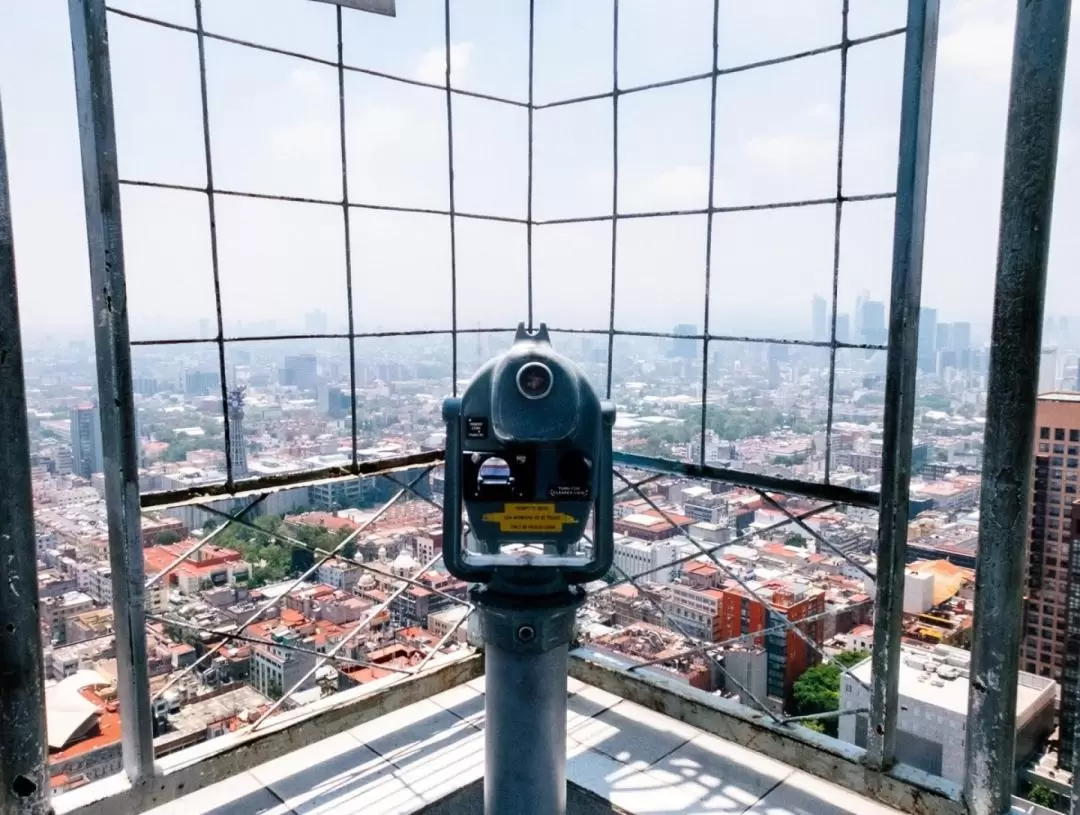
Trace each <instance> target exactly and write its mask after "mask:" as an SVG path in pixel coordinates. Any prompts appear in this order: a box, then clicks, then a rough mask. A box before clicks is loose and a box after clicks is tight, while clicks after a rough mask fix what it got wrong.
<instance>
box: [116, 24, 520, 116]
mask: <svg viewBox="0 0 1080 815" xmlns="http://www.w3.org/2000/svg"><path fill="white" fill-rule="evenodd" d="M108 11H109V12H110V13H111V14H115V15H116V16H117V17H127V18H128V19H130V20H137V21H138V22H140V23H148V24H149V25H155V26H158V27H160V28H168V29H171V30H173V31H181V32H184V33H185V34H197V33H198V32H197V30H196V29H195V28H192V27H190V26H186V25H182V24H180V23H170V22H168V21H167V20H160V19H158V18H156V17H147V16H146V15H144V14H136V13H135V12H133V11H125V10H124V9H118V8H114V7H112V6H109V7H108ZM202 36H203V37H204V38H206V39H208V40H217V41H218V42H224V43H228V44H230V45H239V46H242V47H244V48H251V49H254V50H256V51H263V52H266V53H269V54H277V55H279V56H282V57H290V58H292V59H300V60H304V61H305V62H312V63H315V64H316V65H324V66H326V67H327V68H335V69H336V68H337V67H338V63H337V61H336V60H332V59H323V58H322V57H315V56H312V55H311V54H304V53H301V52H299V51H290V50H288V49H287V48H277V47H275V46H272V45H263V44H262V43H258V42H252V41H251V40H242V39H240V38H239V37H230V36H228V35H226V34H214V33H213V32H210V31H204V32H202ZM341 67H342V68H344V69H345V70H346V71H352V72H353V73H358V74H365V75H367V76H374V77H377V78H379V79H388V80H390V81H391V82H400V83H402V84H404V85H413V86H415V87H418V88H430V89H431V90H435V91H440V92H445V91H446V87H445V86H443V85H436V84H434V83H432V82H424V81H423V80H420V79H410V78H409V77H406V76H399V75H397V74H390V73H386V72H385V71H376V70H375V69H373V68H361V67H360V66H358V65H349V64H344V63H343V64H342V66H341ZM450 92H451V93H454V94H457V95H459V96H469V97H472V98H474V99H484V100H486V101H488V102H497V103H499V104H502V105H512V106H513V107H517V108H527V107H528V106H529V103H528V102H523V101H521V100H518V99H510V98H507V97H502V96H495V95H493V94H490V93H481V92H480V91H470V90H465V89H464V88H455V87H451V88H450Z"/></svg>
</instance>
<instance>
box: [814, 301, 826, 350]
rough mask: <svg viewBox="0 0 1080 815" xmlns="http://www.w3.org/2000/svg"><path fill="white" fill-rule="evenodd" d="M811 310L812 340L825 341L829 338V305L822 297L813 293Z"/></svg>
mask: <svg viewBox="0 0 1080 815" xmlns="http://www.w3.org/2000/svg"><path fill="white" fill-rule="evenodd" d="M812 311H813V315H812V316H813V327H814V342H825V341H826V340H827V339H829V306H828V304H827V303H826V302H825V298H824V297H822V296H821V295H818V294H815V295H814V302H813V307H812Z"/></svg>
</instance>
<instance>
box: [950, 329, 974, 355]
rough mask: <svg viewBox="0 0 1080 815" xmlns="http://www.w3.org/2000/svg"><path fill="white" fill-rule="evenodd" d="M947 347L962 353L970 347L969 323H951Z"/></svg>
mask: <svg viewBox="0 0 1080 815" xmlns="http://www.w3.org/2000/svg"><path fill="white" fill-rule="evenodd" d="M951 340H952V341H951V342H950V343H949V347H950V348H951V349H952V350H954V351H956V352H957V353H960V354H962V353H963V352H964V351H968V350H970V349H971V323H953V324H952V338H951Z"/></svg>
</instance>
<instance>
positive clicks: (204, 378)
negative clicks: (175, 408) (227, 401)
mask: <svg viewBox="0 0 1080 815" xmlns="http://www.w3.org/2000/svg"><path fill="white" fill-rule="evenodd" d="M220 388H221V373H220V371H185V372H184V395H185V396H209V395H211V394H214V393H220Z"/></svg>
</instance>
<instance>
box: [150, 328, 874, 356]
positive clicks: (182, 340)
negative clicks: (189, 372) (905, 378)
mask: <svg viewBox="0 0 1080 815" xmlns="http://www.w3.org/2000/svg"><path fill="white" fill-rule="evenodd" d="M514 331H515V329H514V328H459V329H457V333H458V334H512V333H513V332H514ZM548 331H550V332H551V333H553V334H591V335H596V336H601V335H602V336H605V337H606V336H607V335H608V334H609V333H610V332H609V330H608V329H606V328H558V327H554V328H549V329H548ZM453 334H454V330H453V329H451V328H418V329H413V330H405V331H361V332H357V333H355V334H348V333H323V334H253V335H246V336H233V337H224V338H222V340H221V342H223V343H240V342H284V341H293V340H349V339H356V340H363V339H382V338H392V337H431V336H447V337H449V336H452V335H453ZM614 335H615V336H616V337H653V338H656V339H672V340H697V341H703V340H705V339H708V340H709V342H720V343H740V342H749V343H757V344H765V345H790V346H796V347H801V348H833V347H835V348H836V349H837V350H851V351H886V350H888V346H885V345H876V344H873V343H859V342H836V343H835V344H834V343H832V342H829V341H828V340H796V339H791V338H786V337H748V336H741V335H736V334H676V333H674V332H671V331H637V330H634V329H620V328H616V329H615V332H614ZM217 343H218V340H216V339H213V338H206V337H172V338H167V339H160V340H132V341H131V344H132V345H139V346H146V347H153V346H155V345H161V346H167V345H199V344H204V345H208V344H214V345H216V344H217Z"/></svg>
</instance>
